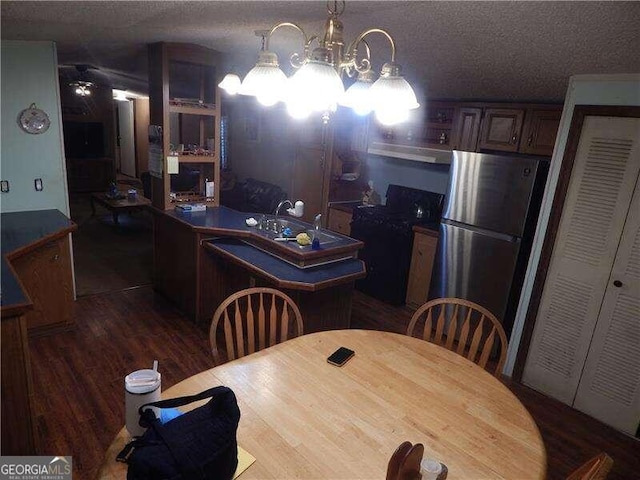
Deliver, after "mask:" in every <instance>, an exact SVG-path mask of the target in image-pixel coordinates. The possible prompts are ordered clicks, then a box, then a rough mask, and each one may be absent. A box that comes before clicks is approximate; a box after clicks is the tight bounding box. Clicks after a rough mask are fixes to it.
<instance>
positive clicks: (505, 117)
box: [478, 108, 525, 152]
mask: <svg viewBox="0 0 640 480" xmlns="http://www.w3.org/2000/svg"><path fill="white" fill-rule="evenodd" d="M524 116H525V109H524V108H485V109H484V116H483V119H482V127H481V133H480V139H479V141H478V150H500V151H503V152H517V151H518V147H519V146H520V134H521V132H522V125H523V123H524Z"/></svg>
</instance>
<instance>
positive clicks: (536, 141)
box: [520, 107, 562, 156]
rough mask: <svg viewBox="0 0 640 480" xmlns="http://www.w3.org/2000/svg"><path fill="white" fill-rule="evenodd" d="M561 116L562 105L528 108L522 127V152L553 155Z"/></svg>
mask: <svg viewBox="0 0 640 480" xmlns="http://www.w3.org/2000/svg"><path fill="white" fill-rule="evenodd" d="M561 116H562V108H560V107H553V108H544V107H540V108H531V109H528V110H527V114H526V117H525V120H524V127H523V129H522V131H523V134H522V140H521V142H520V152H522V153H528V154H531V155H546V156H551V155H552V154H553V147H554V145H555V143H556V135H557V133H558V127H559V126H560V117H561Z"/></svg>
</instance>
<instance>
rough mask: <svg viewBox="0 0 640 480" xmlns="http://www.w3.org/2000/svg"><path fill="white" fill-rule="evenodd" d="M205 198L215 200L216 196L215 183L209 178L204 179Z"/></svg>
mask: <svg viewBox="0 0 640 480" xmlns="http://www.w3.org/2000/svg"><path fill="white" fill-rule="evenodd" d="M204 196H205V197H207V198H213V196H214V185H213V181H210V180H209V179H208V178H205V179H204Z"/></svg>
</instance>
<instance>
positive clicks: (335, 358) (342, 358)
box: [327, 347, 356, 367]
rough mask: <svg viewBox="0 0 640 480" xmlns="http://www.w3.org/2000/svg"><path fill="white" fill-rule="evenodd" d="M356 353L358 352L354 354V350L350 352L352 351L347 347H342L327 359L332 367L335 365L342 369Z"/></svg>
mask: <svg viewBox="0 0 640 480" xmlns="http://www.w3.org/2000/svg"><path fill="white" fill-rule="evenodd" d="M355 353H356V352H354V351H353V350H350V349H348V348H346V347H340V348H339V349H337V350H336V351H335V352H333V353H332V354H331V355H329V357H328V358H327V362H329V363H330V364H331V365H335V366H337V367H341V366H342V365H344V364H345V363H347V361H348V360H349V359H350V358H351V357H353V356H354V355H355Z"/></svg>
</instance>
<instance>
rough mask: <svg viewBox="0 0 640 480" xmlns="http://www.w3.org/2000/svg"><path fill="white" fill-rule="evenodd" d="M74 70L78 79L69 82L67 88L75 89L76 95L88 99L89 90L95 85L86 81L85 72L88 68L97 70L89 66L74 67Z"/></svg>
mask: <svg viewBox="0 0 640 480" xmlns="http://www.w3.org/2000/svg"><path fill="white" fill-rule="evenodd" d="M75 68H76V70H77V72H78V79H77V80H74V81H72V82H70V83H69V86H70V87H73V88H75V93H76V95H79V96H80V97H88V96H89V95H91V89H92V88H94V87H95V86H96V84H95V83H94V82H90V81H89V80H88V77H87V71H88V70H89V68H93V69H95V70H97V69H96V68H95V67H91V65H75Z"/></svg>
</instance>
